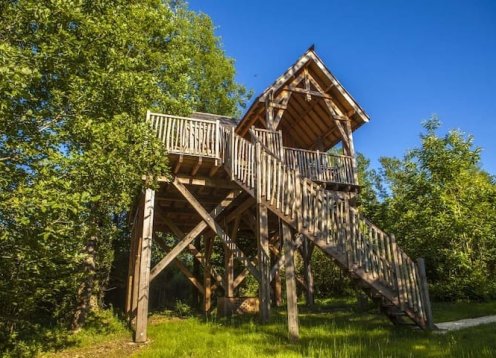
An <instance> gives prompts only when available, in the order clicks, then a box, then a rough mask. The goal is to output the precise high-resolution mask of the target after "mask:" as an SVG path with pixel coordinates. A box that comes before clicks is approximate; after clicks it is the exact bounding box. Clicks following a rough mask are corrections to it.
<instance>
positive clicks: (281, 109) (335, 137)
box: [236, 47, 369, 150]
mask: <svg viewBox="0 0 496 358" xmlns="http://www.w3.org/2000/svg"><path fill="white" fill-rule="evenodd" d="M337 121H349V124H350V127H351V129H352V130H356V129H357V128H359V127H360V126H361V125H362V124H364V123H366V122H368V121H369V117H368V115H367V114H366V113H365V111H364V110H363V109H362V108H361V107H360V105H359V104H358V103H357V102H356V101H355V100H354V99H353V97H352V96H351V95H350V94H349V93H348V92H347V91H346V89H345V88H344V87H343V86H342V85H341V84H340V83H339V81H338V80H337V79H336V78H335V77H334V75H333V74H332V73H331V72H330V71H329V69H328V68H327V67H326V66H325V64H324V63H323V62H322V60H321V59H320V57H319V56H318V55H317V54H316V53H315V51H314V49H313V47H312V48H310V49H309V50H307V51H306V52H305V53H304V54H303V56H301V57H300V58H299V59H298V60H297V61H296V63H295V64H293V65H292V66H291V67H290V68H289V69H288V70H287V71H286V72H285V73H284V74H283V75H282V76H280V77H279V78H278V79H277V80H276V81H275V82H274V83H273V84H272V85H271V86H269V87H268V88H267V89H266V90H265V91H264V92H263V93H262V94H261V95H260V96H258V97H257V98H256V99H255V101H254V102H253V103H252V105H251V106H250V108H249V109H248V111H247V112H246V114H245V115H244V116H243V118H242V119H241V120H240V122H239V123H238V125H237V127H236V132H237V133H238V134H240V135H242V136H247V135H248V131H249V129H250V128H251V127H252V126H255V127H259V128H271V129H277V130H279V129H281V130H283V132H284V135H283V137H284V140H285V141H286V143H285V145H287V146H292V147H297V148H305V149H322V150H327V149H329V148H331V147H333V146H334V145H335V144H336V143H338V142H339V141H341V139H342V126H340V124H339V123H337ZM268 122H269V123H268ZM340 127H341V130H340Z"/></svg>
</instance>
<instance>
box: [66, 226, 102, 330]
mask: <svg viewBox="0 0 496 358" xmlns="http://www.w3.org/2000/svg"><path fill="white" fill-rule="evenodd" d="M96 241H97V240H96V236H92V237H91V238H90V239H89V240H88V241H87V243H86V248H85V254H86V258H85V259H84V261H83V272H84V277H83V280H82V282H81V284H80V285H79V289H78V292H77V301H78V302H77V307H76V310H75V312H74V315H73V318H72V323H71V329H72V330H77V329H79V328H80V327H81V326H83V325H84V323H85V321H86V318H87V317H88V313H89V312H90V311H91V310H92V309H95V308H96V307H97V306H98V299H97V297H96V295H95V286H96Z"/></svg>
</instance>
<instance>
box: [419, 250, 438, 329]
mask: <svg viewBox="0 0 496 358" xmlns="http://www.w3.org/2000/svg"><path fill="white" fill-rule="evenodd" d="M417 268H418V274H419V278H420V292H421V295H422V301H423V302H422V303H423V306H424V312H425V320H426V321H427V328H428V329H431V330H432V329H436V328H437V327H436V325H435V324H434V321H433V319H432V309H431V300H430V297H429V285H428V284H427V275H426V273H425V261H424V259H423V258H418V259H417Z"/></svg>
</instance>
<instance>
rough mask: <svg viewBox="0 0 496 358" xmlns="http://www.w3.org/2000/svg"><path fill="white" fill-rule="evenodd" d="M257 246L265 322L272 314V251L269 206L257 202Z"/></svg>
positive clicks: (262, 310) (261, 307)
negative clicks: (270, 247) (270, 250)
mask: <svg viewBox="0 0 496 358" xmlns="http://www.w3.org/2000/svg"><path fill="white" fill-rule="evenodd" d="M257 246H258V268H259V272H260V281H259V293H258V295H259V301H260V318H261V320H262V322H263V323H266V322H268V321H269V316H270V252H269V227H268V218H267V208H266V207H265V206H263V205H261V204H257Z"/></svg>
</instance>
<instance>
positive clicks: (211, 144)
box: [147, 112, 358, 185]
mask: <svg viewBox="0 0 496 358" xmlns="http://www.w3.org/2000/svg"><path fill="white" fill-rule="evenodd" d="M147 121H148V122H149V123H150V125H151V127H152V129H153V130H154V131H155V133H156V135H157V137H158V138H159V139H160V140H161V141H162V143H164V145H165V148H166V149H167V151H168V152H169V153H174V154H185V155H194V156H202V157H211V158H216V159H220V160H221V161H222V162H226V163H232V161H236V160H242V158H241V159H240V158H231V152H232V148H231V149H230V148H228V146H230V145H235V146H237V145H241V144H240V143H230V142H229V138H231V137H232V134H231V132H232V131H233V130H234V128H230V127H225V126H223V125H221V123H220V121H218V120H209V119H196V118H186V117H178V116H171V115H167V114H158V113H150V112H149V113H148V114H147ZM254 138H257V140H258V141H260V142H261V143H262V144H263V145H264V147H266V149H267V150H268V151H269V152H271V153H272V152H274V153H273V155H275V156H276V157H277V158H280V157H281V156H282V157H284V158H283V159H284V160H283V161H284V164H285V165H286V166H287V167H288V168H289V169H293V170H298V171H299V173H300V175H301V176H303V177H305V178H308V179H310V180H313V181H317V182H323V183H337V184H349V185H358V183H357V180H356V176H355V171H354V167H353V165H354V161H353V157H351V156H346V155H334V154H328V153H325V152H319V151H311V150H305V149H297V148H287V147H282V133H281V132H279V131H278V132H272V131H267V130H263V129H254V130H253V131H252V140H253V139H254ZM228 149H229V150H228ZM251 154H253V153H251Z"/></svg>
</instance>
